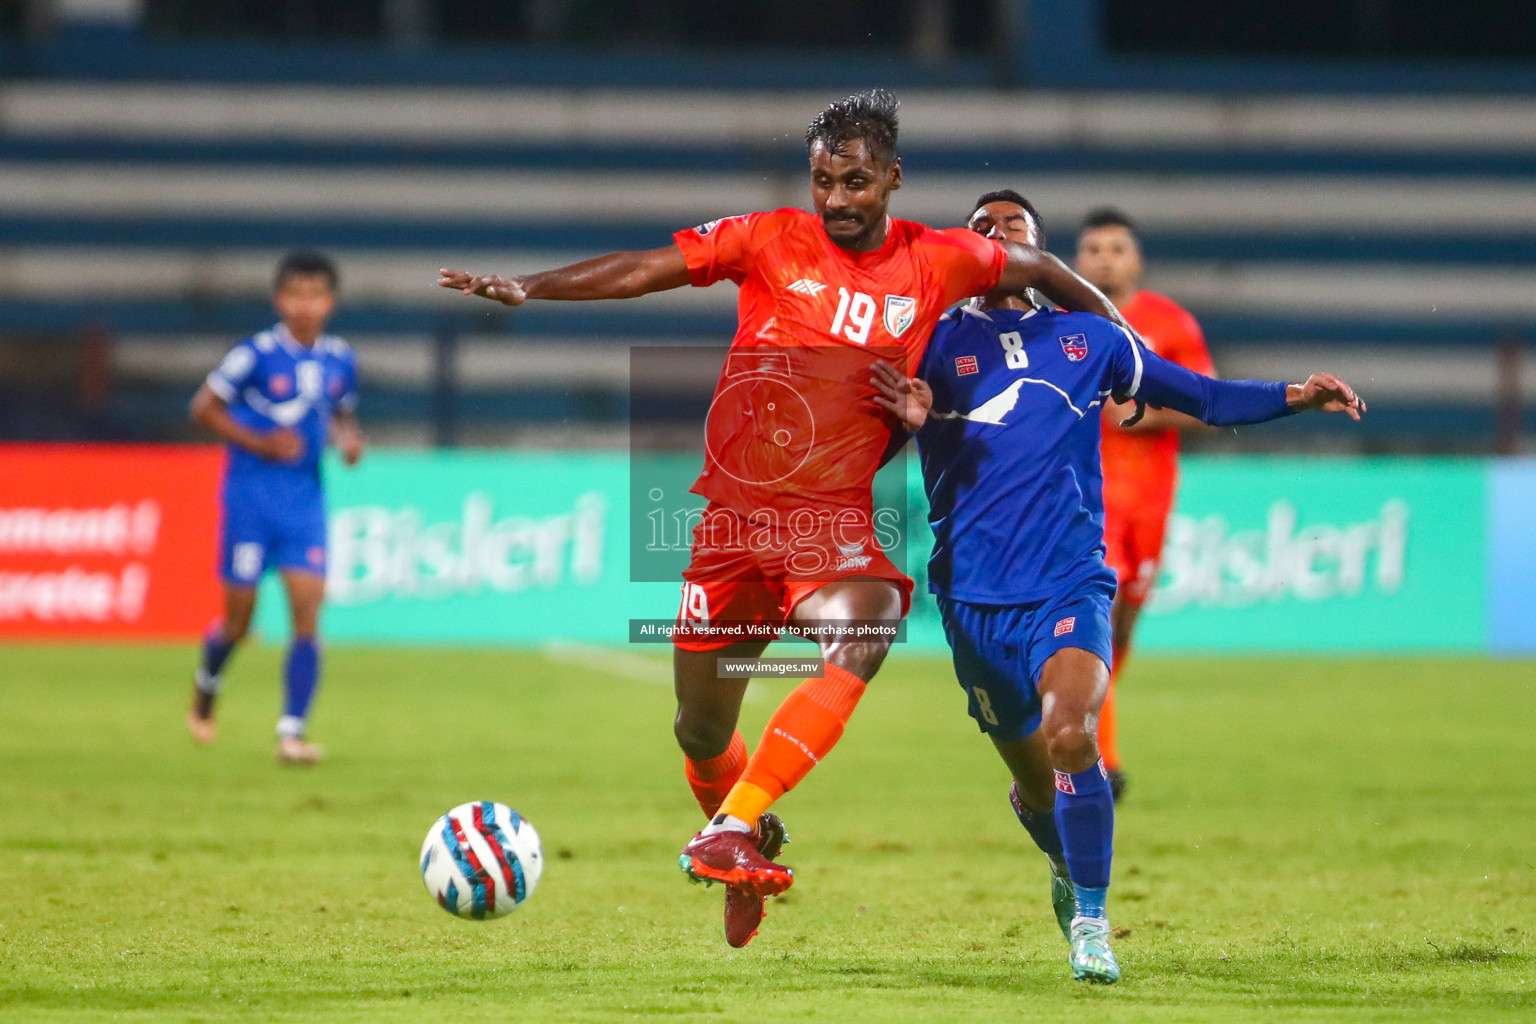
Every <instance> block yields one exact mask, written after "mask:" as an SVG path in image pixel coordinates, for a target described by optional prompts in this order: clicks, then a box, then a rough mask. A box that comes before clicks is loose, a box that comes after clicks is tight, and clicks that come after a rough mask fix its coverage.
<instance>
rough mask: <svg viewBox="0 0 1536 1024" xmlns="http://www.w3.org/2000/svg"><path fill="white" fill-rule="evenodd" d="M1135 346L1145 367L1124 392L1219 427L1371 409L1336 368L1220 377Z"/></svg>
mask: <svg viewBox="0 0 1536 1024" xmlns="http://www.w3.org/2000/svg"><path fill="white" fill-rule="evenodd" d="M1129 351H1131V352H1133V353H1134V355H1136V356H1137V357H1138V358H1139V365H1140V370H1139V373H1137V372H1135V371H1133V372H1131V373H1130V376H1131V377H1132V378H1133V379H1132V380H1131V381H1130V382H1129V383H1130V385H1132V386H1127V387H1124V390H1123V393H1124V394H1126V395H1128V396H1129V397H1133V398H1136V399H1138V400H1140V401H1142V402H1145V403H1146V404H1147V405H1151V406H1155V407H1157V408H1161V409H1177V410H1178V411H1179V412H1182V413H1187V414H1189V415H1190V416H1193V417H1195V418H1196V419H1198V420H1200V421H1201V422H1203V423H1209V424H1210V425H1212V426H1215V427H1231V426H1238V425H1240V424H1244V423H1263V422H1265V421H1266V420H1273V419H1279V418H1280V417H1282V416H1286V415H1288V414H1290V413H1293V412H1305V411H1308V410H1313V411H1317V412H1334V413H1339V412H1341V413H1345V414H1346V415H1348V416H1349V417H1350V419H1354V420H1358V419H1359V418H1360V415H1361V414H1362V413H1364V412H1365V401H1364V400H1363V399H1362V398H1361V397H1360V396H1359V395H1358V394H1356V393H1355V391H1354V389H1353V388H1351V387H1350V386H1349V385H1348V384H1346V383H1345V382H1344V380H1343V379H1342V378H1341V377H1339V376H1337V375H1336V374H1332V373H1314V374H1313V375H1312V376H1310V377H1308V378H1307V379H1306V381H1305V382H1303V383H1301V384H1286V383H1283V382H1280V381H1261V380H1216V379H1214V378H1211V377H1206V376H1204V375H1202V374H1198V373H1192V372H1191V371H1189V370H1187V369H1185V368H1184V367H1182V366H1180V365H1179V364H1177V363H1174V362H1171V361H1169V360H1167V359H1164V358H1162V357H1161V356H1159V355H1157V354H1155V353H1153V352H1148V351H1146V350H1145V349H1142V348H1141V347H1140V346H1136V347H1135V348H1134V349H1132V350H1129ZM1137 376H1139V378H1140V379H1139V380H1137V379H1135V378H1136V377H1137ZM1124 383H1125V382H1121V383H1120V384H1117V390H1119V389H1120V387H1122V386H1123V385H1124Z"/></svg>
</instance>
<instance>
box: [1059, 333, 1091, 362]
mask: <svg viewBox="0 0 1536 1024" xmlns="http://www.w3.org/2000/svg"><path fill="white" fill-rule="evenodd" d="M1057 340H1059V341H1060V342H1061V350H1062V351H1063V352H1065V353H1066V354H1067V361H1068V362H1072V363H1080V362H1082V361H1083V357H1084V356H1086V355H1087V354H1088V336H1087V335H1084V334H1069V335H1067V336H1066V337H1065V338H1059V339H1057Z"/></svg>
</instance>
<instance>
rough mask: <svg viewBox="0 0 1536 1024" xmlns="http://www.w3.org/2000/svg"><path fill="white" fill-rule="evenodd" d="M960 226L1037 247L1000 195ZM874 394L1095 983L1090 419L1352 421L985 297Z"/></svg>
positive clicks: (1034, 223)
mask: <svg viewBox="0 0 1536 1024" xmlns="http://www.w3.org/2000/svg"><path fill="white" fill-rule="evenodd" d="M969 226H970V227H971V228H972V229H973V230H975V231H978V232H980V233H982V234H985V235H988V236H990V237H993V238H999V239H1006V240H1009V241H1015V242H1022V243H1025V244H1028V245H1035V246H1039V245H1043V244H1044V237H1043V230H1042V228H1041V225H1040V220H1039V215H1038V214H1037V213H1036V212H1035V211H1034V208H1033V207H1032V206H1030V205H1029V203H1028V201H1027V200H1025V199H1024V197H1022V196H1020V195H1019V194H1018V193H1016V192H1012V191H1003V192H992V193H988V194H987V195H985V196H982V197H981V199H980V200H979V201H978V202H977V204H976V209H975V210H974V212H973V213H972V215H971V218H970V225H969ZM876 367H877V368H876V376H875V383H876V387H877V389H878V390H879V392H880V394H881V397H879V398H877V399H876V401H877V402H879V403H880V404H881V405H883V406H885V408H887V409H888V410H890V411H891V412H893V413H895V414H896V415H897V416H899V417H900V418H901V419H902V420H903V421H904V422H905V423H906V425H907V428H908V429H909V430H914V431H916V432H917V442H918V451H919V455H920V457H921V461H922V467H923V481H924V487H925V489H926V491H927V494H928V502H929V508H930V512H929V522H930V524H931V525H932V526H933V532H934V538H935V543H934V549H933V556H932V558H931V559H930V561H929V563H928V579H929V589H930V590H931V591H932V592H933V593H934V594H935V595H936V597H937V600H938V605H939V612H940V614H941V616H942V618H943V622H944V631H945V635H946V638H947V639H948V641H949V644H950V647H951V648H952V650H953V652H954V665H955V675H956V677H957V678H958V679H959V682H960V686H961V688H962V689H963V690H964V691H965V694H966V700H967V702H968V704H969V707H970V713H971V717H973V718H974V719H976V722H977V724H978V725H979V726H980V728H981V730H982V732H984V733H986V734H987V735H988V736H989V737H990V738H991V740H992V742H993V744H994V745H995V746H996V747H997V751H998V753H999V754H1001V755H1002V758H1003V761H1004V762H1005V763H1006V764H1007V765H1008V768H1009V770H1010V771H1011V772H1012V773H1013V780H1014V781H1013V786H1012V788H1011V789H1010V791H1009V796H1010V799H1011V800H1012V803H1013V808H1014V812H1015V813H1016V814H1017V815H1018V818H1019V821H1020V822H1021V823H1022V824H1023V825H1024V827H1025V829H1027V830H1028V832H1029V834H1030V836H1031V837H1032V838H1033V839H1034V841H1035V842H1036V844H1038V845H1039V847H1040V849H1042V850H1043V851H1045V854H1046V856H1047V857H1049V858H1050V863H1051V875H1052V881H1051V900H1052V904H1053V906H1054V907H1055V910H1056V916H1057V920H1058V923H1059V924H1060V925H1061V928H1062V932H1063V934H1064V935H1066V937H1067V940H1068V942H1070V943H1071V947H1072V950H1071V953H1070V963H1071V966H1072V975H1073V977H1074V978H1077V979H1080V980H1085V981H1096V982H1103V983H1112V982H1114V981H1116V980H1118V979H1119V977H1120V967H1119V964H1118V963H1117V962H1116V961H1115V956H1114V953H1113V952H1112V951H1111V950H1110V947H1109V936H1110V929H1109V922H1108V920H1107V918H1106V916H1105V897H1106V890H1107V889H1108V886H1109V868H1110V855H1111V848H1112V840H1113V835H1114V814H1115V811H1114V801H1113V799H1112V798H1111V794H1110V788H1109V781H1108V779H1107V777H1106V776H1105V772H1104V765H1103V762H1102V761H1101V760H1100V758H1099V749H1098V744H1097V738H1096V734H1097V719H1098V713H1099V707H1100V705H1101V703H1102V702H1103V700H1104V693H1105V690H1106V688H1107V687H1108V684H1109V666H1110V662H1111V657H1112V656H1111V639H1112V634H1111V628H1110V606H1111V604H1112V603H1113V601H1114V596H1115V574H1114V572H1113V571H1111V570H1110V569H1109V568H1108V567H1107V566H1106V565H1105V562H1104V503H1103V498H1102V478H1101V474H1100V469H1099V439H1100V429H1101V427H1100V406H1101V405H1102V404H1103V403H1104V402H1105V401H1106V400H1108V399H1109V398H1111V397H1113V398H1114V399H1115V400H1116V401H1135V402H1136V403H1138V409H1139V408H1141V407H1143V405H1150V406H1153V407H1155V408H1171V409H1177V410H1179V411H1181V412H1185V413H1188V414H1189V415H1191V416H1194V417H1197V418H1198V419H1200V420H1202V421H1204V422H1206V423H1210V424H1213V425H1231V424H1239V423H1257V422H1260V421H1263V420H1269V419H1275V418H1277V417H1280V416H1284V415H1287V414H1288V413H1292V412H1296V411H1299V410H1302V409H1318V410H1322V411H1324V412H1344V413H1348V414H1349V415H1350V416H1351V417H1353V418H1355V419H1359V417H1360V414H1361V413H1362V412H1364V411H1365V403H1364V402H1362V401H1360V399H1359V398H1358V396H1356V395H1355V393H1354V392H1353V391H1351V390H1350V388H1349V386H1348V385H1346V384H1345V383H1344V382H1343V381H1342V380H1340V379H1339V378H1338V377H1335V376H1333V375H1332V374H1325V373H1319V374H1313V375H1312V376H1311V377H1310V378H1309V379H1308V380H1307V382H1306V383H1305V384H1284V383H1269V382H1262V381H1219V380H1213V379H1211V378H1210V377H1205V376H1200V375H1198V374H1195V373H1192V372H1190V371H1189V370H1186V369H1184V368H1183V367H1181V366H1179V365H1178V364H1177V363H1173V362H1170V361H1168V360H1165V359H1163V358H1161V357H1159V356H1157V355H1156V354H1154V353H1152V352H1149V351H1147V350H1146V349H1145V348H1144V347H1143V346H1141V345H1140V344H1139V343H1138V342H1137V341H1136V339H1135V338H1134V337H1133V336H1132V335H1131V334H1130V333H1129V332H1127V331H1126V330H1125V329H1124V328H1122V327H1119V326H1117V325H1115V324H1112V323H1110V322H1109V321H1108V320H1105V319H1102V318H1100V317H1097V316H1094V315H1092V314H1085V313H1065V312H1061V311H1059V310H1056V309H1053V308H1050V307H1048V306H1039V305H1036V303H1035V302H1034V300H1033V297H1032V296H1031V295H1030V294H1028V293H1026V294H1023V295H1020V294H1008V293H1001V292H993V293H991V294H989V295H987V296H986V297H985V298H984V299H982V300H979V301H975V302H973V303H972V304H969V305H966V306H963V307H960V308H957V309H955V310H952V311H951V312H950V313H948V314H946V315H945V317H944V319H943V320H941V321H940V323H939V325H938V327H937V328H936V329H935V331H934V334H933V340H932V341H931V342H930V343H929V345H928V350H927V352H926V353H925V354H924V356H923V360H922V363H921V364H920V366H919V368H918V374H917V377H916V378H915V379H909V378H906V377H904V376H903V375H902V374H901V372H900V371H899V370H897V369H896V368H894V367H892V366H891V365H889V364H887V363H879V364H876Z"/></svg>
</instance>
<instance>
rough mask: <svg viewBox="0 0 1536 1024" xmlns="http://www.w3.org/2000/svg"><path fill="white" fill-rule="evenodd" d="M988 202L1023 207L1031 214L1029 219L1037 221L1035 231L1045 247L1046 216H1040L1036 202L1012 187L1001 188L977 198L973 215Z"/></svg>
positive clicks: (1041, 246) (1041, 245)
mask: <svg viewBox="0 0 1536 1024" xmlns="http://www.w3.org/2000/svg"><path fill="white" fill-rule="evenodd" d="M988 203H1012V204H1013V205H1015V206H1018V207H1022V208H1023V210H1024V212H1025V213H1026V214H1027V215H1028V216H1029V219H1030V220H1032V221H1034V223H1035V232H1036V233H1037V234H1038V235H1039V236H1040V248H1042V249H1044V248H1045V218H1044V217H1042V216H1040V211H1039V210H1037V209H1035V204H1034V203H1031V202H1030V201H1029V200H1028V199H1025V198H1024V197H1023V196H1022V195H1020V194H1019V193H1017V192H1015V191H1014V190H1013V189H1011V188H1000V189H996V190H994V191H992V192H988V193H986V194H985V195H983V196H982V197H981V198H980V199H978V200H976V203H975V205H974V206H972V207H971V216H972V217H974V216H976V211H977V210H979V209H981V208H982V207H983V206H986V205H987V204H988Z"/></svg>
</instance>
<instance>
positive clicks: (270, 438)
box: [251, 427, 304, 462]
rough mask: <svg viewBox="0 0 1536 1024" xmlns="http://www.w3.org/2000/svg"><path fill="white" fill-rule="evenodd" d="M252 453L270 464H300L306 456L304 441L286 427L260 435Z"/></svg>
mask: <svg viewBox="0 0 1536 1024" xmlns="http://www.w3.org/2000/svg"><path fill="white" fill-rule="evenodd" d="M251 452H252V454H254V455H256V456H258V457H260V458H263V459H266V460H267V461H268V462H298V461H299V459H300V458H301V457H303V455H304V439H303V438H302V437H300V436H299V435H298V434H295V433H294V432H293V431H291V430H289V429H287V428H286V427H285V428H283V429H281V430H274V431H272V432H271V433H269V434H261V435H258V436H257V438H256V440H255V442H254V443H253V444H252V446H251Z"/></svg>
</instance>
